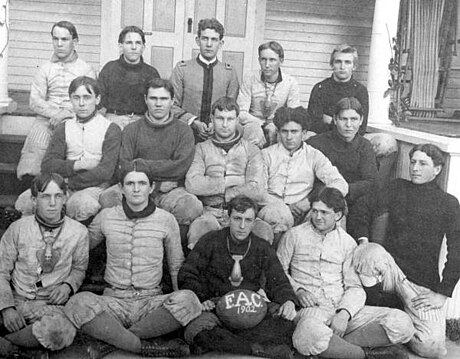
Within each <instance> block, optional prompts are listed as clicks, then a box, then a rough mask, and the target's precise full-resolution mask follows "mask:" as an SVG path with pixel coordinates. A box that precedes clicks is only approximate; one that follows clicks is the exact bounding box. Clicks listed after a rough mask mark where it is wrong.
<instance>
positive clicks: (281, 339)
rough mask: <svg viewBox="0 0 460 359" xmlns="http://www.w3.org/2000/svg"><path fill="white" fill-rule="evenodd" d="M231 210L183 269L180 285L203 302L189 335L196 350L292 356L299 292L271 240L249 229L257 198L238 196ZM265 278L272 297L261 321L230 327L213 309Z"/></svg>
mask: <svg viewBox="0 0 460 359" xmlns="http://www.w3.org/2000/svg"><path fill="white" fill-rule="evenodd" d="M228 212H229V217H230V218H229V222H230V226H229V228H224V229H221V230H219V231H213V232H210V233H208V234H206V235H205V236H204V237H202V238H201V239H200V240H199V242H198V243H197V245H196V246H195V248H194V249H193V250H192V252H190V254H189V256H188V257H187V259H186V261H185V263H184V265H183V266H182V267H181V269H180V271H179V277H178V281H179V287H180V288H181V289H188V290H192V291H193V292H195V294H196V295H197V296H198V298H199V299H200V301H201V302H202V306H203V313H202V314H201V315H200V316H199V317H198V318H197V319H195V320H193V321H192V322H191V323H190V324H189V325H188V326H187V327H186V329H185V332H184V336H185V340H186V341H187V342H188V343H189V344H193V346H192V348H194V349H195V350H196V353H197V354H198V353H199V352H203V351H204V352H207V351H218V352H230V353H234V354H243V355H254V356H260V357H264V358H276V359H285V358H286V359H290V358H292V357H293V356H292V355H293V354H292V351H291V347H292V345H291V335H292V333H293V331H294V328H295V324H294V322H293V320H294V318H295V316H296V314H297V312H296V310H295V303H297V298H296V295H295V293H294V292H293V290H292V288H291V286H290V284H289V281H288V279H287V278H286V276H285V275H284V273H283V268H282V267H281V265H280V263H279V261H278V258H277V257H276V253H275V252H274V250H273V249H272V248H271V247H270V244H269V243H268V242H267V241H265V240H263V239H261V238H259V237H257V236H255V235H254V234H252V233H251V231H252V229H253V226H254V223H255V219H256V214H257V205H256V204H255V202H254V201H252V200H251V199H249V198H248V197H245V196H238V197H235V198H233V199H232V200H231V201H230V202H229V204H228ZM236 268H238V269H239V270H236ZM238 273H239V275H238ZM261 283H264V284H263V288H264V289H265V291H266V294H267V297H268V299H270V301H271V302H270V303H268V306H269V310H268V312H267V314H266V316H265V317H264V318H263V319H262V322H261V323H260V324H259V325H258V326H256V327H254V328H250V329H246V330H231V329H229V328H228V327H226V326H225V325H224V324H223V323H222V322H221V321H220V320H219V318H218V317H217V315H216V314H214V309H215V307H216V304H217V302H218V301H219V299H220V298H221V297H222V296H224V295H225V294H226V293H228V292H230V291H233V290H235V289H236V288H240V289H249V290H251V291H254V292H257V291H258V290H260V289H261V288H262V284H261Z"/></svg>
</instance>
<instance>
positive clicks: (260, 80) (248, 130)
mask: <svg viewBox="0 0 460 359" xmlns="http://www.w3.org/2000/svg"><path fill="white" fill-rule="evenodd" d="M283 62H284V50H283V47H282V46H281V45H280V44H279V43H278V42H276V41H269V42H266V43H264V44H262V45H260V46H259V65H260V70H257V71H255V72H254V73H252V74H250V75H249V76H247V77H246V78H245V79H244V81H243V85H242V86H241V91H240V94H239V95H238V105H239V106H240V109H241V114H240V123H241V124H242V125H243V128H244V133H243V137H244V138H245V139H247V140H248V141H249V142H251V143H253V144H255V145H256V146H258V147H260V148H263V147H266V145H267V146H268V145H272V144H273V143H275V142H276V127H275V125H274V124H273V117H274V116H275V112H276V110H277V109H278V108H280V107H282V106H287V107H291V108H294V107H298V106H300V92H299V85H298V84H297V81H296V80H295V79H294V78H293V77H291V76H290V75H289V74H287V73H286V72H283V73H281V65H282V64H283Z"/></svg>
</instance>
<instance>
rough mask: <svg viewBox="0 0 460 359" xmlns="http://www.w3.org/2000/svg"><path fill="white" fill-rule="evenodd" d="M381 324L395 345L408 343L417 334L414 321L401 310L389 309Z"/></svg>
mask: <svg viewBox="0 0 460 359" xmlns="http://www.w3.org/2000/svg"><path fill="white" fill-rule="evenodd" d="M380 324H381V325H382V327H383V329H384V330H385V332H386V334H387V336H388V339H389V340H390V342H391V343H393V344H400V343H407V342H408V341H409V340H410V339H411V338H412V336H413V335H414V333H415V328H414V324H413V323H412V319H411V318H410V317H409V315H408V314H407V313H405V312H403V311H402V310H399V309H388V313H387V315H386V316H385V317H384V318H383V319H382V320H381V323H380Z"/></svg>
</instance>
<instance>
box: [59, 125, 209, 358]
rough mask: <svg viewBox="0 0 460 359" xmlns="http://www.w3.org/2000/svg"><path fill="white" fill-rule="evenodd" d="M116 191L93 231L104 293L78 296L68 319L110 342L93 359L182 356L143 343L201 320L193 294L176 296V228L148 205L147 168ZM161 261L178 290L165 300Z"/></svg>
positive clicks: (94, 350)
mask: <svg viewBox="0 0 460 359" xmlns="http://www.w3.org/2000/svg"><path fill="white" fill-rule="evenodd" d="M141 121H142V120H141ZM119 186H120V189H121V192H122V193H123V201H122V204H121V205H118V206H116V207H112V208H106V209H104V210H102V211H101V213H99V214H98V215H97V217H96V218H95V220H94V222H93V223H92V224H91V226H90V241H91V242H90V248H94V247H96V246H97V245H98V244H99V243H101V242H102V241H104V240H105V242H106V247H107V265H106V268H105V275H104V279H105V281H106V282H107V284H108V287H107V288H106V289H105V290H104V294H103V295H102V296H99V295H96V294H93V293H90V292H80V293H78V294H77V295H75V296H74V297H73V298H72V300H71V301H69V303H67V305H66V308H65V312H66V315H67V316H68V317H69V319H70V320H71V321H72V322H73V324H74V325H75V327H77V328H78V329H81V330H82V331H83V332H84V333H86V334H88V335H91V336H92V337H94V338H97V339H99V340H102V341H104V342H106V343H107V344H109V346H104V345H103V346H100V345H90V347H89V348H88V350H89V352H90V354H92V356H91V357H92V358H93V357H97V358H101V357H102V356H104V355H105V354H108V353H109V352H110V351H113V350H115V349H116V348H119V349H123V350H127V351H130V352H132V353H137V354H142V355H143V356H149V357H160V356H165V357H182V356H187V355H188V354H190V351H189V348H188V346H187V345H186V344H185V343H183V342H182V341H179V340H172V341H170V342H167V343H163V344H160V343H158V342H153V341H152V342H149V341H146V340H144V339H150V338H156V337H159V336H161V335H164V334H167V333H170V332H173V331H175V330H177V329H180V328H181V327H182V326H185V325H187V324H188V323H189V322H190V321H191V320H193V319H194V318H196V317H198V316H199V315H200V314H201V304H200V302H199V300H198V298H197V297H196V295H195V294H194V293H193V292H191V291H189V290H181V291H178V287H177V273H178V272H179V268H180V267H181V265H182V262H183V261H184V255H183V253H182V249H181V242H180V236H179V227H178V225H177V222H176V220H175V219H174V217H173V216H172V215H171V214H170V213H168V212H166V211H164V210H162V209H161V208H158V207H156V205H155V203H154V202H153V200H152V199H151V197H150V194H151V193H152V191H153V189H154V187H153V181H152V177H151V176H148V175H147V173H146V172H145V171H144V170H134V171H131V170H128V171H126V172H122V173H121V177H120V184H119ZM165 258H166V259H167V261H168V267H169V274H170V276H171V282H172V286H173V289H174V290H175V291H174V292H173V293H170V294H164V293H163V291H162V288H161V281H162V279H163V261H164V260H165Z"/></svg>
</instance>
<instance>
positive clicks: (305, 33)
mask: <svg viewBox="0 0 460 359" xmlns="http://www.w3.org/2000/svg"><path fill="white" fill-rule="evenodd" d="M374 4H375V1H374V0H267V11H266V20H265V41H270V40H275V41H278V42H280V43H281V45H282V46H283V48H284V50H285V61H284V68H285V69H286V71H289V73H290V74H291V75H294V76H295V77H296V78H297V80H298V82H299V84H300V89H301V93H302V94H303V100H302V105H304V106H306V105H307V102H308V98H309V96H310V92H311V89H312V87H313V85H314V84H316V83H317V82H319V81H321V80H322V79H324V78H326V77H329V76H330V75H331V69H330V66H329V57H330V53H331V52H332V50H333V48H334V47H335V46H337V45H340V44H344V43H347V44H349V45H352V46H355V47H356V48H357V49H358V54H359V67H358V70H357V71H356V73H355V79H357V80H358V81H360V82H362V83H363V84H366V79H367V69H368V63H369V47H370V40H371V33H372V20H373V15H374Z"/></svg>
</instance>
